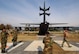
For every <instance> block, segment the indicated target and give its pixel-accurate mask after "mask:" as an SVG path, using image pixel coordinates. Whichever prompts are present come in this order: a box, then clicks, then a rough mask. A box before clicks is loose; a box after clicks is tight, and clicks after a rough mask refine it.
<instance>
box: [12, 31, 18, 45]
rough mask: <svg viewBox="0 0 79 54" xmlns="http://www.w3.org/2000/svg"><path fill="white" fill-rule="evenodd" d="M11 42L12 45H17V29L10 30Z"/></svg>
mask: <svg viewBox="0 0 79 54" xmlns="http://www.w3.org/2000/svg"><path fill="white" fill-rule="evenodd" d="M12 36H13V38H12V42H13V46H15V45H17V30H13V32H12Z"/></svg>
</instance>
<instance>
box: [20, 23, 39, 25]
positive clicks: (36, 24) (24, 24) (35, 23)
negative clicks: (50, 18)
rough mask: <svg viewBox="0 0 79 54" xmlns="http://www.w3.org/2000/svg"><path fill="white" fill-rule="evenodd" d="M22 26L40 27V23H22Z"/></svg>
mask: <svg viewBox="0 0 79 54" xmlns="http://www.w3.org/2000/svg"><path fill="white" fill-rule="evenodd" d="M21 24H22V25H40V23H21Z"/></svg>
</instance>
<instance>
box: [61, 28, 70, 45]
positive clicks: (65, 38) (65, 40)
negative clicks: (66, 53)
mask: <svg viewBox="0 0 79 54" xmlns="http://www.w3.org/2000/svg"><path fill="white" fill-rule="evenodd" d="M67 34H68V29H67V28H65V29H64V38H63V42H62V47H63V45H64V43H65V42H66V43H67V45H68V47H71V46H70V45H69V43H68V41H67Z"/></svg>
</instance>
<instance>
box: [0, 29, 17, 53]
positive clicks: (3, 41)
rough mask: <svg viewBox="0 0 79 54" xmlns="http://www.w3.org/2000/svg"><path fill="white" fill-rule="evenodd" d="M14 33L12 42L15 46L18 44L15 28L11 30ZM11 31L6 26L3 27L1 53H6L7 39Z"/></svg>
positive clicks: (0, 38)
mask: <svg viewBox="0 0 79 54" xmlns="http://www.w3.org/2000/svg"><path fill="white" fill-rule="evenodd" d="M11 34H12V37H13V38H12V42H13V46H15V45H16V44H17V30H16V29H13V31H12V32H11ZM8 36H9V33H8V31H7V29H6V28H3V29H2V31H1V33H0V41H1V53H6V52H7V51H6V46H7V40H8Z"/></svg>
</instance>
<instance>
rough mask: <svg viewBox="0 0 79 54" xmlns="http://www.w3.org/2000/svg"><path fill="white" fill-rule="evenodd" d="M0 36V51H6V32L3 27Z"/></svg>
mask: <svg viewBox="0 0 79 54" xmlns="http://www.w3.org/2000/svg"><path fill="white" fill-rule="evenodd" d="M0 36H1V53H6V51H5V49H6V46H7V37H8V33H7V32H6V29H5V28H3V29H2V32H1V35H0Z"/></svg>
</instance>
